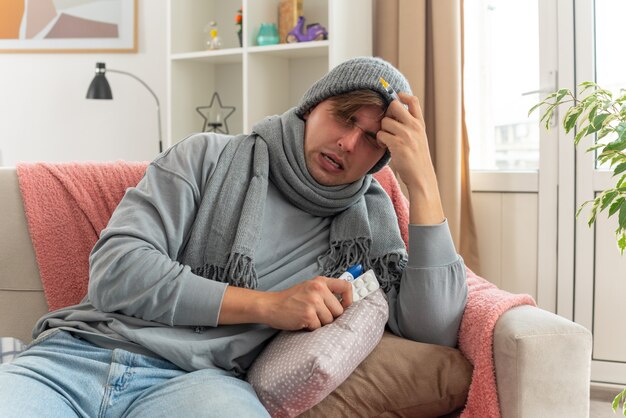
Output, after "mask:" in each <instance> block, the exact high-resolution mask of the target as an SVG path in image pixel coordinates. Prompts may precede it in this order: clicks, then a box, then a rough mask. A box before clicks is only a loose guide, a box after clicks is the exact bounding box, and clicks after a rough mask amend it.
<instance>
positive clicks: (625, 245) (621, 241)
mask: <svg viewBox="0 0 626 418" xmlns="http://www.w3.org/2000/svg"><path fill="white" fill-rule="evenodd" d="M617 246H618V247H619V251H620V255H624V250H625V249H626V233H624V232H622V233H621V234H618V236H617ZM624 408H625V409H626V405H625V406H624ZM624 414H625V415H626V413H624Z"/></svg>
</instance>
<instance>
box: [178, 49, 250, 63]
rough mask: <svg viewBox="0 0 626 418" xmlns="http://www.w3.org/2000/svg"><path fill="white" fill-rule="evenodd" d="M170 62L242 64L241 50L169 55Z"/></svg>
mask: <svg viewBox="0 0 626 418" xmlns="http://www.w3.org/2000/svg"><path fill="white" fill-rule="evenodd" d="M170 60H172V61H183V60H189V61H204V62H213V63H219V64H232V63H238V62H242V60H243V48H228V49H219V50H213V51H197V52H183V53H178V54H172V55H170Z"/></svg>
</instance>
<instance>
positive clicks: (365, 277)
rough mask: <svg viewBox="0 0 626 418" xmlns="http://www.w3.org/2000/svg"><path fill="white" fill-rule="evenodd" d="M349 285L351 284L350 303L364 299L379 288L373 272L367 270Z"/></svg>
mask: <svg viewBox="0 0 626 418" xmlns="http://www.w3.org/2000/svg"><path fill="white" fill-rule="evenodd" d="M350 283H352V303H354V302H357V301H359V300H361V299H363V298H365V297H366V296H367V295H369V294H370V293H372V292H374V291H375V290H376V289H378V288H379V287H380V285H379V284H378V279H377V278H376V275H375V274H374V271H373V270H367V271H366V272H365V273H363V274H362V275H360V276H359V277H357V278H356V279H354V280H353V281H351V282H350Z"/></svg>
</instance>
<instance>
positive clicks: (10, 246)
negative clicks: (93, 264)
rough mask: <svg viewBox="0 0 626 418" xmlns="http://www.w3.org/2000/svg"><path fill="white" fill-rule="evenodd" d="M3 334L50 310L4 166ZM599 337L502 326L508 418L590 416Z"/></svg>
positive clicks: (499, 365) (527, 318)
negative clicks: (592, 362) (594, 345)
mask: <svg viewBox="0 0 626 418" xmlns="http://www.w3.org/2000/svg"><path fill="white" fill-rule="evenodd" d="M0 214H1V215H2V216H1V217H0V337H9V336H10V337H16V338H20V339H22V340H23V341H26V342H28V341H30V339H31V335H30V334H31V329H32V327H33V324H34V323H35V321H36V320H37V319H38V318H39V317H40V316H41V315H43V314H44V313H45V312H47V305H46V301H45V298H44V294H43V289H42V286H41V282H40V278H39V272H38V268H37V264H36V262H35V255H34V252H33V247H32V244H31V240H30V237H29V234H28V229H27V226H26V218H25V214H24V209H23V205H22V200H21V195H20V191H19V187H18V183H17V175H16V171H15V169H14V168H0ZM590 358H591V334H590V333H589V331H587V330H586V329H585V328H583V327H582V326H580V325H578V324H575V323H573V322H571V321H568V320H566V319H564V318H562V317H559V316H557V315H554V314H552V313H550V312H547V311H545V310H542V309H538V308H534V307H530V306H521V307H517V308H514V309H511V310H509V311H508V312H506V313H505V314H504V315H502V316H501V318H500V319H499V321H498V323H497V324H496V329H495V334H494V362H495V367H496V379H497V389H498V397H499V401H500V405H501V412H502V416H503V417H504V418H509V417H511V418H513V417H528V418H537V417H568V418H571V417H587V416H588V415H589V379H590Z"/></svg>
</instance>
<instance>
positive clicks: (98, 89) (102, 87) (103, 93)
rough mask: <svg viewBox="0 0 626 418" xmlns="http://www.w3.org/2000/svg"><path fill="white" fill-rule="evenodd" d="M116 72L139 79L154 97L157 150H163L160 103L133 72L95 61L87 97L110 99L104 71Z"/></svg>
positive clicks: (149, 89)
mask: <svg viewBox="0 0 626 418" xmlns="http://www.w3.org/2000/svg"><path fill="white" fill-rule="evenodd" d="M107 72H110V73H118V74H124V75H127V76H129V77H132V78H134V79H135V80H137V81H139V83H141V85H142V86H144V87H145V88H146V89H147V90H148V91H149V92H150V94H151V95H152V97H154V101H155V102H156V110H157V125H158V132H159V152H162V151H163V138H162V134H161V105H160V104H159V98H158V97H157V95H156V94H155V93H154V91H153V90H152V89H151V88H150V86H148V85H147V84H146V83H145V82H144V81H143V80H142V79H140V78H139V77H137V76H136V75H134V74H131V73H129V72H126V71H120V70H113V69H111V68H109V69H107V68H106V64H105V63H104V62H97V63H96V75H95V77H94V78H93V80H91V84H90V85H89V89H88V90H87V99H98V100H112V99H113V93H112V92H111V86H110V85H109V82H108V80H107V79H106V76H105V73H107Z"/></svg>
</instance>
